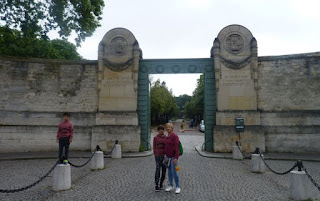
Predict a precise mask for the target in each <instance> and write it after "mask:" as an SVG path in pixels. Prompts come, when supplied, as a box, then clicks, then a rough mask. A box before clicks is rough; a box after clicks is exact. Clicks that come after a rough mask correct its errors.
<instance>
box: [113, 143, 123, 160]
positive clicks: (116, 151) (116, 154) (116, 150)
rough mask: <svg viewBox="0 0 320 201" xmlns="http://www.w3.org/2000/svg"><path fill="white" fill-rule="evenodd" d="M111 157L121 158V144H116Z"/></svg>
mask: <svg viewBox="0 0 320 201" xmlns="http://www.w3.org/2000/svg"><path fill="white" fill-rule="evenodd" d="M112 158H121V145H120V144H116V145H115V147H114V149H113V151H112Z"/></svg>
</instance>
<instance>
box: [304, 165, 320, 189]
mask: <svg viewBox="0 0 320 201" xmlns="http://www.w3.org/2000/svg"><path fill="white" fill-rule="evenodd" d="M301 166H302V169H303V171H305V173H306V175H307V176H308V178H309V179H310V181H311V182H312V184H313V185H314V186H315V187H316V188H317V189H318V190H319V191H320V186H319V184H317V183H316V181H315V180H314V179H313V178H312V177H311V175H310V174H309V172H308V171H307V169H306V168H305V167H304V166H303V165H302V164H301Z"/></svg>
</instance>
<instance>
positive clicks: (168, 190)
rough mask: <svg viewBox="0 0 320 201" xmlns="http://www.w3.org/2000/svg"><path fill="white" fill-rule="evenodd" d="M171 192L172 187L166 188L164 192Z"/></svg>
mask: <svg viewBox="0 0 320 201" xmlns="http://www.w3.org/2000/svg"><path fill="white" fill-rule="evenodd" d="M172 190H173V187H172V186H168V187H167V188H166V190H165V191H166V192H170V191H172Z"/></svg>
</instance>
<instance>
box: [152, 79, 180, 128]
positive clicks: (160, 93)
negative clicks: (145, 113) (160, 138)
mask: <svg viewBox="0 0 320 201" xmlns="http://www.w3.org/2000/svg"><path fill="white" fill-rule="evenodd" d="M150 96H151V117H152V121H151V122H152V123H153V124H158V123H165V122H168V120H169V119H170V118H172V117H174V116H175V115H177V113H178V105H177V103H176V100H175V98H174V96H173V95H172V91H171V90H170V91H169V90H168V88H167V86H166V83H165V82H162V83H160V80H157V81H156V82H155V83H154V85H153V86H152V87H151V91H150Z"/></svg>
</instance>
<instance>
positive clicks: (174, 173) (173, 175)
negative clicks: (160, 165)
mask: <svg viewBox="0 0 320 201" xmlns="http://www.w3.org/2000/svg"><path fill="white" fill-rule="evenodd" d="M173 160H174V157H172V158H171V159H170V166H169V167H168V177H169V184H170V186H173V178H174V181H175V183H176V187H177V188H178V187H180V183H179V176H178V173H177V171H176V168H175V167H176V165H174V164H173Z"/></svg>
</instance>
